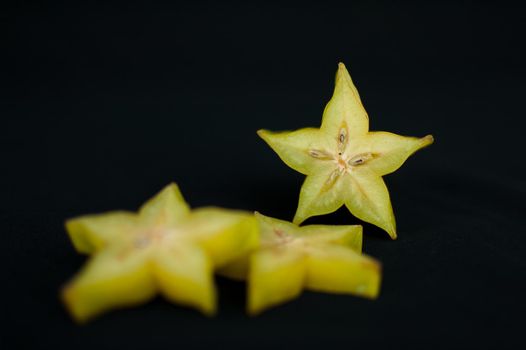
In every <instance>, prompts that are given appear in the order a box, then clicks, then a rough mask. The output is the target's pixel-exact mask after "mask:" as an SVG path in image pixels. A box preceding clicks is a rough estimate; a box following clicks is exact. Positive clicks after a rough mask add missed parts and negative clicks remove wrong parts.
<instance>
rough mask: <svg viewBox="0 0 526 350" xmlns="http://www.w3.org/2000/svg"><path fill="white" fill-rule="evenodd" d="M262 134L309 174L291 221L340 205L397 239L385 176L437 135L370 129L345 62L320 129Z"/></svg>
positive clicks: (288, 161) (281, 154)
mask: <svg viewBox="0 0 526 350" xmlns="http://www.w3.org/2000/svg"><path fill="white" fill-rule="evenodd" d="M258 134H259V136H260V137H261V138H263V140H265V141H266V142H267V143H268V144H269V146H270V147H271V148H272V149H273V150H274V151H275V152H276V153H277V154H278V156H279V157H280V158H281V159H282V160H283V161H284V162H285V164H287V165H288V166H289V167H291V168H292V169H294V170H296V171H298V172H300V173H302V174H305V175H307V177H306V179H305V182H304V183H303V186H302V188H301V191H300V198H299V204H298V209H297V211H296V215H295V217H294V220H293V222H294V223H296V224H301V223H302V222H303V221H305V220H306V219H307V218H309V217H311V216H315V215H323V214H328V213H331V212H333V211H335V210H337V209H338V208H340V207H341V206H342V205H345V206H346V207H347V208H348V209H349V211H350V212H351V213H352V214H353V215H354V216H356V217H358V218H359V219H361V220H363V221H366V222H369V223H372V224H374V225H376V226H378V227H380V228H382V229H383V230H385V231H386V232H387V233H388V234H389V235H390V236H391V238H392V239H395V238H396V225H395V218H394V215H393V210H392V208H391V201H390V198H389V192H388V191H387V187H386V186H385V183H384V181H383V180H382V176H383V175H386V174H389V173H392V172H394V171H395V170H397V169H398V168H399V167H400V166H401V165H402V164H403V163H404V162H405V160H406V159H407V158H408V157H409V156H410V155H411V154H413V153H414V152H416V151H417V150H419V149H421V148H423V147H425V146H428V145H430V144H432V143H433V136H431V135H428V136H425V137H423V138H415V137H405V136H399V135H395V134H392V133H388V132H370V131H369V118H368V116H367V113H366V111H365V109H364V108H363V105H362V102H361V100H360V96H359V95H358V91H357V90H356V87H355V86H354V84H353V82H352V80H351V77H350V75H349V73H348V72H347V69H345V66H344V65H343V63H340V64H339V66H338V72H337V73H336V86H335V89H334V94H333V96H332V99H331V100H330V101H329V103H328V104H327V106H326V107H325V111H324V112H323V118H322V122H321V127H320V128H319V129H314V128H305V129H300V130H297V131H292V132H270V131H267V130H259V131H258Z"/></svg>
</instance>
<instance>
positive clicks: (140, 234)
mask: <svg viewBox="0 0 526 350" xmlns="http://www.w3.org/2000/svg"><path fill="white" fill-rule="evenodd" d="M66 229H67V231H68V234H69V236H70V238H71V240H72V242H73V245H74V247H75V248H76V249H77V251H79V252H81V253H85V254H90V255H91V258H90V259H89V261H88V262H87V264H86V265H85V267H84V268H83V269H82V270H81V271H80V273H78V274H77V275H76V276H75V277H74V278H73V279H72V280H71V281H70V282H69V283H67V284H66V286H65V287H64V288H63V289H62V291H61V296H62V299H63V301H64V303H65V305H66V307H67V309H68V310H69V312H70V313H71V315H72V316H73V318H74V319H75V320H77V321H79V322H85V321H87V320H89V319H91V318H92V317H94V316H96V315H98V314H100V313H102V312H105V311H108V310H110V309H115V308H120V307H126V306H132V305H136V304H140V303H144V302H145V301H147V300H149V299H150V298H152V297H153V296H154V295H156V294H157V293H158V292H160V293H161V294H162V295H163V296H165V297H166V298H167V299H168V300H170V301H173V302H175V303H179V304H183V305H188V306H191V307H194V308H196V309H198V310H200V311H201V312H203V313H204V314H206V315H212V314H213V313H214V312H215V310H216V291H215V287H214V281H213V271H214V269H215V268H216V267H218V266H223V265H224V264H226V263H228V262H229V261H231V260H232V259H234V258H237V257H239V256H240V255H242V254H243V253H246V252H247V251H249V250H250V249H251V248H252V247H253V246H254V245H255V244H256V243H257V229H258V225H257V222H256V220H255V218H254V216H253V215H252V214H251V213H246V212H242V211H234V210H227V209H221V208H213V207H209V208H201V209H196V210H193V211H191V210H190V208H189V206H188V205H187V204H186V202H185V201H184V199H183V196H182V195H181V192H180V191H179V188H178V187H177V185H176V184H174V183H172V184H170V185H168V186H167V187H165V188H164V189H163V190H162V191H161V192H160V193H158V194H157V195H156V196H155V197H153V198H152V199H150V200H149V201H148V202H146V203H145V204H144V205H143V206H142V207H141V208H140V210H139V212H138V213H131V212H123V211H117V212H110V213H106V214H98V215H87V216H81V217H78V218H74V219H71V220H68V221H67V222H66Z"/></svg>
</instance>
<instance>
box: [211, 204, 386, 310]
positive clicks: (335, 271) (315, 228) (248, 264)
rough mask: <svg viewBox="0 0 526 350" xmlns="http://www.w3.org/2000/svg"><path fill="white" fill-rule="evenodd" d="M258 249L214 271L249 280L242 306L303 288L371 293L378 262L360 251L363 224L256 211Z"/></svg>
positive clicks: (267, 303) (261, 306) (260, 306)
mask: <svg viewBox="0 0 526 350" xmlns="http://www.w3.org/2000/svg"><path fill="white" fill-rule="evenodd" d="M256 217H257V219H258V222H259V226H260V231H259V232H260V235H259V241H258V245H257V248H256V249H254V250H253V251H251V252H250V253H248V254H246V255H245V256H243V257H240V258H239V259H237V260H235V261H233V262H232V263H230V264H228V265H226V266H225V267H223V268H222V269H220V270H219V272H220V273H221V274H222V275H224V276H227V277H231V278H234V279H245V278H246V279H247V280H248V300H247V311H248V313H249V314H252V315H254V314H258V313H260V312H262V311H263V310H265V309H267V308H269V307H272V306H275V305H278V304H281V303H284V302H286V301H288V300H291V299H293V298H295V297H297V296H298V295H299V294H300V293H301V291H302V290H303V289H304V288H307V289H310V290H314V291H321V292H328V293H349V294H354V295H358V296H362V297H367V298H372V299H374V298H376V297H377V296H378V292H379V289H380V280H381V265H380V263H379V262H378V261H376V260H375V259H373V258H370V257H368V256H366V255H362V254H361V250H362V227H361V226H358V225H348V226H328V225H308V226H303V227H298V226H296V225H294V224H292V223H289V222H286V221H282V220H278V219H274V218H270V217H267V216H264V215H261V214H259V213H256Z"/></svg>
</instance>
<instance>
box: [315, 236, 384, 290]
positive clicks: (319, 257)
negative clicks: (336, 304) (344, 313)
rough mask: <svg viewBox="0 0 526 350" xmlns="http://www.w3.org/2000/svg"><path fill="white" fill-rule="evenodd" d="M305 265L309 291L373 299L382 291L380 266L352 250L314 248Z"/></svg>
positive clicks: (343, 248) (332, 246) (334, 246)
mask: <svg viewBox="0 0 526 350" xmlns="http://www.w3.org/2000/svg"><path fill="white" fill-rule="evenodd" d="M306 265H307V274H306V275H307V278H306V280H305V285H306V286H307V288H308V289H311V290H316V291H321V292H327V293H349V294H354V295H357V296H361V297H367V298H372V299H374V298H376V297H377V296H378V293H379V291H380V279H381V265H380V263H379V262H377V261H376V260H373V259H371V258H369V257H367V256H365V255H361V254H358V253H356V252H355V251H353V250H351V249H347V248H345V247H341V246H337V245H319V246H316V247H312V248H311V249H310V250H309V253H308V259H307V263H306Z"/></svg>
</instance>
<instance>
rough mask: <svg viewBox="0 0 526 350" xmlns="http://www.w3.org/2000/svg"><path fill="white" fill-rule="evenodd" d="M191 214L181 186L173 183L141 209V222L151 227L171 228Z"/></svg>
mask: <svg viewBox="0 0 526 350" xmlns="http://www.w3.org/2000/svg"><path fill="white" fill-rule="evenodd" d="M189 212H190V207H189V205H188V204H187V203H186V202H185V200H184V198H183V195H182V194H181V191H180V190H179V186H177V184H175V183H171V184H169V185H168V186H166V187H165V188H164V189H163V190H162V191H161V192H159V193H158V194H157V195H156V196H154V197H153V198H152V199H150V200H148V201H147V202H146V203H144V204H143V206H142V207H141V208H140V209H139V217H140V218H141V221H142V222H144V223H146V224H149V225H165V226H171V225H175V224H177V223H179V222H180V221H181V220H182V219H183V218H184V217H185V216H187V215H188V213H189Z"/></svg>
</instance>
